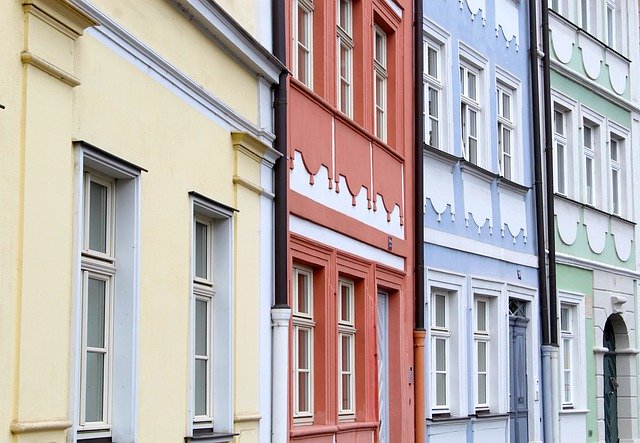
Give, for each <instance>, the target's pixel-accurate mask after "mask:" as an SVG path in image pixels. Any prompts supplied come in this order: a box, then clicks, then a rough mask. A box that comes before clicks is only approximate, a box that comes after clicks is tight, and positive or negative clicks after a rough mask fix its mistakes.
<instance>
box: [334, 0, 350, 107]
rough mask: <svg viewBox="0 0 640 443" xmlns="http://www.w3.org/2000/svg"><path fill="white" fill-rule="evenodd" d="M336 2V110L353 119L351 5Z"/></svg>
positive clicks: (344, 2)
mask: <svg viewBox="0 0 640 443" xmlns="http://www.w3.org/2000/svg"><path fill="white" fill-rule="evenodd" d="M337 1H338V16H337V30H336V32H337V36H338V44H337V46H338V63H336V64H337V66H338V109H340V111H342V112H343V113H345V114H346V115H348V116H349V117H353V47H354V43H353V5H352V3H351V0H337Z"/></svg>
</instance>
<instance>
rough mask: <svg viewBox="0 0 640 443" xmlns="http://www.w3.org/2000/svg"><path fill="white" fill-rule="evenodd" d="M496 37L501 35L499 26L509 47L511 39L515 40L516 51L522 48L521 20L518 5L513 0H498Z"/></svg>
mask: <svg viewBox="0 0 640 443" xmlns="http://www.w3.org/2000/svg"><path fill="white" fill-rule="evenodd" d="M495 13H496V37H498V36H499V28H500V29H502V35H503V36H504V39H505V40H506V46H507V48H508V47H509V44H510V42H511V40H515V43H516V51H518V50H519V48H520V20H519V17H518V7H517V6H516V4H515V3H514V2H513V0H496V3H495Z"/></svg>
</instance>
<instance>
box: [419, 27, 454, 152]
mask: <svg viewBox="0 0 640 443" xmlns="http://www.w3.org/2000/svg"><path fill="white" fill-rule="evenodd" d="M424 26H425V32H424V36H423V45H424V73H423V85H424V107H423V111H422V112H423V119H424V131H425V132H424V143H425V144H427V145H429V144H430V140H429V131H430V128H431V126H430V124H429V90H430V89H432V90H433V91H434V92H435V93H436V94H437V96H438V106H437V109H436V113H437V118H438V130H437V133H436V134H437V136H436V137H437V143H436V144H433V145H431V146H432V147H434V148H437V149H440V150H442V151H445V152H449V153H452V151H453V144H452V143H451V140H453V127H452V125H451V117H450V116H449V114H450V112H449V111H450V110H451V109H453V95H452V94H451V84H452V80H451V78H452V77H451V75H452V70H451V35H450V34H449V33H448V32H447V31H446V30H445V29H444V28H442V27H440V26H439V25H437V24H436V23H434V22H433V21H431V20H429V19H428V18H425V25H424ZM428 47H431V48H433V49H434V50H435V51H436V52H437V60H438V62H437V64H438V66H437V73H436V74H437V75H436V76H432V75H429V72H428V67H429V66H428V60H427V57H428V55H429V54H428ZM434 117H435V116H434Z"/></svg>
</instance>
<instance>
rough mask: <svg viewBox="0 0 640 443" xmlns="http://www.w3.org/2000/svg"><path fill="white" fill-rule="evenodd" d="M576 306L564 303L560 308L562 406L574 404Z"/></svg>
mask: <svg viewBox="0 0 640 443" xmlns="http://www.w3.org/2000/svg"><path fill="white" fill-rule="evenodd" d="M573 311H574V307H572V306H570V305H565V304H562V305H561V308H560V335H561V340H562V352H561V357H562V382H563V390H562V406H563V407H564V408H569V407H572V406H573V389H574V387H573V370H574V367H573V352H574V349H573V340H574V332H573V314H574V312H573Z"/></svg>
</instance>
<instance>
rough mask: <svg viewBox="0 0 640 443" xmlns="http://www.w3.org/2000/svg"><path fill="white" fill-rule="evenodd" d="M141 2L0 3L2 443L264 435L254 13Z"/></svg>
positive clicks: (268, 58) (263, 231) (264, 273)
mask: <svg viewBox="0 0 640 443" xmlns="http://www.w3.org/2000/svg"><path fill="white" fill-rule="evenodd" d="M143 3H144V4H143ZM143 3H142V2H138V3H135V4H134V3H132V2H127V1H111V0H109V1H102V0H97V1H92V2H86V1H84V0H74V1H67V0H24V1H17V0H16V1H14V0H12V1H7V2H3V3H2V6H0V26H1V27H2V29H3V32H2V34H3V38H2V39H1V43H0V60H1V62H0V65H2V76H0V77H1V80H0V104H2V109H0V133H1V134H2V136H1V137H0V150H1V151H2V161H1V162H0V178H1V179H2V183H3V185H2V186H3V191H2V193H0V207H2V210H0V226H1V227H2V232H3V233H5V234H8V235H3V236H2V243H1V244H0V282H1V283H0V293H1V294H2V295H1V296H0V353H1V356H0V373H1V374H2V377H0V397H1V398H2V399H3V401H2V404H0V423H2V425H1V426H2V428H1V429H0V440H1V441H3V442H42V441H47V442H56V443H62V442H76V441H84V442H111V441H114V442H115V441H117V442H134V441H136V442H160V441H162V442H169V441H173V442H178V441H203V442H213V441H216V442H222V441H231V440H233V441H243V442H244V441H246V442H258V441H268V440H269V438H270V434H271V423H270V416H271V412H270V404H271V373H270V368H271V366H270V361H271V355H270V330H271V324H270V322H269V312H270V308H271V304H272V289H271V287H272V283H271V282H272V273H273V265H272V261H273V259H272V256H273V246H272V232H273V221H272V212H273V203H272V200H273V189H272V186H273V185H272V181H273V179H272V168H273V165H274V162H275V161H276V159H277V158H278V157H279V155H278V154H277V153H276V152H275V151H274V149H273V148H272V144H273V142H274V138H275V134H274V127H273V117H272V105H273V103H272V87H273V86H274V85H275V84H277V82H278V76H279V74H280V72H281V70H282V69H283V66H282V65H281V64H279V63H278V61H277V60H276V59H275V58H274V57H273V56H272V55H271V53H270V50H271V28H270V26H271V15H270V9H269V10H255V9H254V8H256V5H257V3H255V4H254V2H252V1H240V2H238V1H235V2H233V7H234V8H235V9H233V8H232V10H231V12H232V13H234V14H235V15H236V16H237V20H236V19H234V18H232V16H231V15H229V14H228V13H227V12H225V10H224V9H222V8H221V7H220V6H218V5H217V4H216V3H213V2H208V1H199V0H184V1H182V0H177V1H175V2H166V1H160V0H158V1H153V0H152V1H147V2H143ZM229 3H231V2H229ZM257 8H258V9H260V7H259V5H258V6H257ZM238 21H240V22H242V23H243V25H244V26H245V28H243V27H242V26H241V25H240V24H238ZM256 358H257V359H258V360H259V362H260V364H256Z"/></svg>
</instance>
